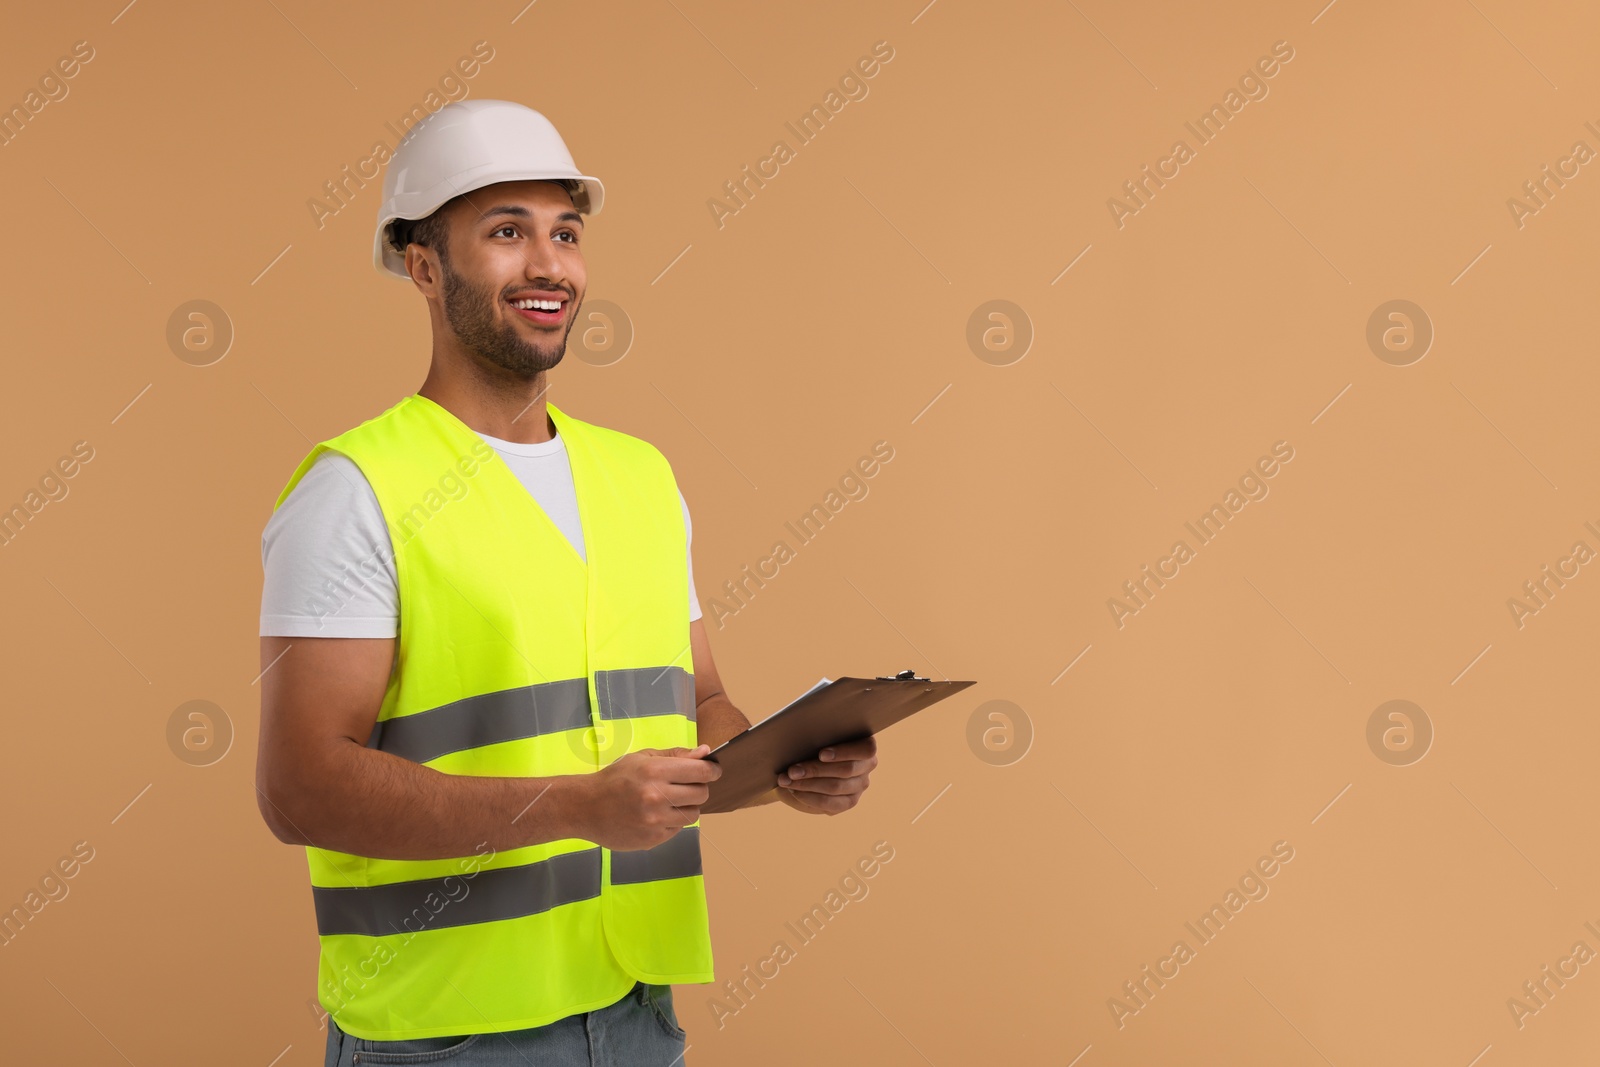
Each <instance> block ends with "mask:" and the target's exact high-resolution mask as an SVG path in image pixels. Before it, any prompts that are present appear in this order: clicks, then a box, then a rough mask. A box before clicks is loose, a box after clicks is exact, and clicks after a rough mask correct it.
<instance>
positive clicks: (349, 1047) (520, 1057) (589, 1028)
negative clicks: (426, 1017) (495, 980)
mask: <svg viewBox="0 0 1600 1067" xmlns="http://www.w3.org/2000/svg"><path fill="white" fill-rule="evenodd" d="M684 1052H685V1046H684V1032H683V1028H682V1027H681V1026H679V1025H678V1017H677V1015H676V1013H675V1012H674V1011H673V1010H672V987H671V986H669V985H650V984H648V983H646V982H635V983H634V986H633V988H632V989H631V990H629V991H628V994H627V995H626V996H624V997H623V998H622V999H621V1000H619V1001H617V1002H616V1003H615V1004H608V1005H607V1006H605V1007H603V1008H596V1009H595V1010H594V1011H585V1012H579V1013H578V1014H577V1015H569V1016H567V1017H566V1018H565V1019H557V1020H556V1021H555V1022H553V1023H548V1024H546V1025H545V1026H534V1027H529V1028H528V1029H526V1030H505V1031H501V1032H498V1033H492V1034H467V1035H466V1036H463V1037H420V1038H412V1039H406V1040H402V1041H369V1040H367V1039H366V1038H364V1037H353V1036H351V1035H350V1034H347V1033H345V1032H344V1031H343V1030H340V1029H339V1026H338V1024H337V1023H335V1022H334V1021H333V1016H331V1015H330V1016H328V1048H327V1052H326V1054H325V1059H324V1060H323V1063H324V1065H325V1067H364V1065H365V1064H373V1065H377V1064H384V1063H449V1064H453V1065H457V1067H527V1065H529V1064H536V1065H538V1067H683V1064H684V1062H685V1061H684V1058H683V1054H684Z"/></svg>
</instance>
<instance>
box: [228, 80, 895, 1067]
mask: <svg viewBox="0 0 1600 1067" xmlns="http://www.w3.org/2000/svg"><path fill="white" fill-rule="evenodd" d="M384 194H385V202H384V204H383V206H382V209H381V210H380V213H379V223H378V233H377V235H376V239H375V247H374V261H375V263H376V265H377V266H378V268H379V269H380V270H382V271H385V272H387V273H390V274H392V275H395V276H397V277H403V278H406V279H408V280H409V281H410V282H411V283H412V284H413V285H415V286H416V288H417V290H418V291H419V292H420V293H421V294H422V295H423V297H424V298H425V299H426V300H427V302H428V313H429V317H430V320H431V323H432V328H433V353H432V363H431V365H430V367H429V370H428V374H427V377H426V379H425V380H424V381H423V384H422V387H421V388H420V389H419V390H418V391H417V393H416V394H415V395H413V396H408V397H406V398H404V399H402V400H401V401H400V402H399V403H398V404H396V405H395V406H394V407H392V408H390V409H389V410H388V411H385V412H384V413H383V414H381V415H378V416H376V417H375V418H372V419H369V420H367V421H366V422H364V423H362V424H361V425H359V426H357V427H355V428H353V429H351V430H349V431H347V432H346V433H344V434H341V435H339V436H338V437H334V438H332V439H330V440H328V441H324V442H322V443H321V444H319V445H317V446H316V447H315V448H313V449H312V451H311V453H310V454H309V455H308V456H307V457H306V459H305V460H304V461H303V462H302V463H301V464H300V466H299V468H298V469H297V470H296V471H295V473H294V475H293V476H292V477H291V479H290V481H289V484H288V486H287V487H286V488H285V489H284V491H283V493H282V494H281V495H280V496H279V498H278V502H277V505H276V507H275V510H274V513H273V515H272V518H271V519H270V520H269V522H268V524H267V527H266V530H265V532H264V534H263V538H262V560H263V568H264V570H265V576H266V577H265V585H264V589H263V596H262V615H261V666H262V669H263V671H264V674H263V675H262V679H261V681H262V709H261V741H260V750H259V759H258V763H257V792H258V794H259V806H260V809H261V813H262V816H263V818H264V819H265V820H266V822H267V825H268V826H269V827H270V828H271V829H272V831H273V833H274V834H275V835H276V836H277V837H278V838H279V839H280V840H282V841H285V842H287V843H290V844H297V845H303V846H305V847H306V854H307V858H308V862H309V865H310V872H311V882H312V894H313V902H314V905H315V910H316V916H317V926H318V934H319V938H320V942H321V956H320V960H319V966H318V971H319V974H318V979H319V980H318V999H319V1001H320V1002H321V1004H322V1005H323V1007H324V1008H325V1009H326V1010H327V1011H328V1013H329V1017H328V1022H329V1025H328V1043H327V1061H326V1062H327V1063H328V1064H329V1065H330V1067H332V1065H336V1064H337V1065H351V1064H362V1063H396V1062H420V1061H422V1060H424V1059H426V1060H428V1061H429V1062H432V1061H434V1060H435V1059H438V1060H445V1059H448V1060H449V1061H450V1062H451V1063H456V1064H478V1063H490V1062H493V1063H497V1064H498V1063H507V1062H528V1063H539V1064H602V1063H603V1064H628V1065H630V1067H631V1065H637V1064H662V1065H667V1064H672V1063H676V1062H680V1061H681V1058H682V1056H683V1053H684V1051H685V1044H684V1036H685V1035H684V1031H683V1030H682V1028H681V1027H680V1026H679V1024H678V1021H677V1019H676V1016H675V1014H674V1012H673V1009H672V999H671V984H672V983H674V982H686V983H692V982H701V983H703V982H710V981H712V980H713V976H712V959H711V945H710V934H709V927H708V923H707V916H706V903H705V888H704V881H703V878H702V874H701V864H700V849H699V816H700V811H699V809H700V805H702V804H703V803H705V801H706V799H707V796H708V783H709V782H711V781H713V780H715V779H716V778H717V777H718V776H719V775H720V774H721V769H720V768H719V767H718V766H717V765H716V764H714V763H711V762H710V761H707V760H705V759H704V758H703V757H704V755H705V754H706V753H707V752H708V751H709V750H710V749H711V748H712V747H715V746H716V745H718V744H720V743H722V742H723V741H725V740H727V739H728V738H730V737H732V736H734V735H735V734H737V733H739V732H740V731H743V730H746V729H749V726H750V723H749V720H748V719H746V718H745V716H744V715H743V714H741V713H740V711H739V710H738V709H737V708H735V707H734V705H733V704H732V702H731V701H730V700H729V699H728V697H727V695H726V694H725V693H724V692H723V691H722V686H721V683H720V682H719V680H718V677H717V669H716V665H715V664H714V663H713V662H712V659H711V649H710V645H709V643H708V641H707V639H706V633H705V627H704V623H703V621H702V620H701V618H700V611H699V608H698V606H697V604H696V602H695V598H694V592H693V584H692V577H691V573H690V566H689V564H690V560H689V544H690V534H691V530H690V520H689V514H688V506H687V504H686V503H685V502H684V500H683V497H682V494H681V493H680V492H679V491H678V489H677V483H676V480H675V478H674V476H673V473H672V470H671V468H670V466H669V465H668V464H667V461H666V459H665V458H664V457H663V456H662V454H661V453H660V452H659V451H658V450H657V449H655V448H654V447H653V446H651V445H650V444H648V443H646V442H644V441H642V440H640V439H639V438H636V437H631V436H629V435H627V434H624V433H621V432H619V431H615V430H610V429H606V428H604V427H601V426H597V425H595V424H592V423H589V422H586V421H583V420H580V419H578V418H575V417H574V416H571V415H568V414H566V413H565V412H564V411H562V410H561V409H560V408H559V407H558V406H557V405H555V404H552V403H549V402H547V400H546V398H545V392H546V388H547V384H548V383H547V380H546V375H547V372H549V371H550V370H551V368H553V367H555V366H556V365H557V364H558V363H560V361H561V357H562V355H563V352H564V351H565V347H566V342H567V336H568V334H569V333H570V332H571V330H572V326H573V323H574V322H576V321H577V315H578V309H579V307H580V306H581V304H582V302H583V297H584V293H585V291H586V289H587V276H586V272H585V267H584V259H583V251H582V235H583V230H584V226H585V219H584V216H585V215H594V214H597V213H598V212H599V210H600V206H601V202H602V198H603V196H604V190H603V188H602V186H601V185H600V183H599V182H598V181H597V180H596V179H594V178H593V177H590V176H588V175H584V174H581V173H580V172H579V171H578V170H577V168H576V166H575V165H574V164H573V162H572V158H571V156H570V154H569V153H568V152H567V149H566V146H565V144H564V143H563V142H562V141H561V138H560V136H559V135H558V134H557V132H556V130H555V128H554V127H553V126H552V125H551V124H550V123H549V121H548V120H546V119H545V118H544V116H542V115H540V114H539V113H538V112H536V111H532V110H530V109H528V108H525V107H523V106H522V105H520V104H515V103H510V102H507V101H499V100H477V101H464V102H458V103H452V104H448V105H446V106H445V107H444V108H442V109H440V110H439V111H438V112H436V113H435V114H433V115H431V116H429V117H428V118H426V119H424V120H423V121H422V122H420V123H419V124H418V126H417V127H416V128H415V129H414V130H413V132H412V133H411V134H409V135H408V137H407V138H406V140H405V141H403V142H402V144H401V146H400V147H399V149H398V150H397V152H396V153H395V156H394V158H393V159H392V160H390V161H389V163H388V170H387V173H386V175H385V179H384ZM685 602H687V604H688V617H687V618H685ZM686 667H687V668H688V669H686ZM876 763H877V756H876V749H875V746H874V743H873V741H872V739H871V738H868V739H866V740H863V741H859V742H854V743H851V744H847V745H838V746H835V751H832V752H828V751H824V752H822V753H819V754H818V758H817V759H814V760H808V761H805V762H803V763H801V764H798V765H796V766H795V767H793V768H790V770H789V773H788V774H786V775H784V776H783V777H781V778H780V779H779V786H778V787H777V788H776V789H774V790H773V791H770V792H769V793H767V794H766V795H764V796H763V797H761V798H759V799H758V800H757V801H755V803H768V802H771V801H774V800H781V801H782V802H783V803H785V804H787V805H789V806H790V807H792V808H794V809H795V810H797V811H801V812H806V813H812V814H828V815H832V814H837V813H839V812H841V811H845V810H848V809H849V808H851V807H853V806H854V805H855V804H856V803H857V802H858V801H859V799H860V797H861V794H862V792H863V790H865V789H866V787H867V784H868V774H869V772H870V771H871V770H872V769H873V768H874V767H875V766H876Z"/></svg>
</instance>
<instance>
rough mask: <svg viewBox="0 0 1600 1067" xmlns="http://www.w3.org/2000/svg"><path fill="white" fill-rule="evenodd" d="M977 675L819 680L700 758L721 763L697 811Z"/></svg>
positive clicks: (743, 798) (750, 791)
mask: <svg viewBox="0 0 1600 1067" xmlns="http://www.w3.org/2000/svg"><path fill="white" fill-rule="evenodd" d="M976 684H977V682H975V681H973V682H955V681H945V682H932V681H929V680H928V679H926V678H918V677H917V676H916V675H915V673H913V672H912V671H901V672H900V673H899V674H896V675H894V676H892V677H878V678H840V679H838V680H836V681H829V680H828V679H827V678H824V679H822V681H820V682H818V683H817V684H816V685H814V686H812V687H811V688H810V689H808V690H806V692H804V693H802V694H801V695H800V696H799V697H797V698H796V699H794V700H792V701H790V702H789V703H788V704H786V705H784V706H783V707H782V708H779V709H778V710H777V711H775V712H773V713H772V714H771V715H769V716H767V717H766V718H765V719H762V720H761V721H760V722H758V723H756V724H755V725H754V726H752V727H751V728H750V729H748V730H746V731H744V732H743V733H740V734H735V735H734V736H733V737H730V738H729V739H728V740H727V741H724V742H723V743H722V744H720V745H718V746H717V747H716V748H714V749H712V750H711V751H710V752H709V753H707V754H706V756H705V757H704V758H706V759H708V760H712V761H713V762H715V763H718V764H720V765H721V766H722V777H720V778H718V779H717V780H716V781H714V782H711V783H709V788H710V793H711V795H710V797H709V799H708V800H707V801H706V803H704V804H702V805H700V812H701V814H707V813H713V812H719V811H733V810H734V809H736V808H738V807H740V806H742V805H744V804H746V803H748V802H749V801H751V800H754V799H755V798H756V797H758V796H760V795H761V794H762V793H765V792H766V791H767V790H769V789H771V788H773V787H774V786H776V785H777V784H778V775H779V774H781V773H782V772H783V771H785V770H786V769H787V768H789V767H790V766H792V765H793V764H795V763H798V762H800V761H802V760H810V759H816V757H817V753H818V752H820V751H821V750H822V749H824V748H827V747H828V746H829V745H836V744H840V743H842V742H845V741H855V740H859V739H860V738H863V737H867V736H869V735H872V734H876V733H878V732H880V731H882V730H886V729H888V728H889V727H890V726H893V725H894V724H895V723H897V722H899V721H900V720H901V719H904V718H908V717H909V716H911V715H913V714H915V713H916V712H919V711H921V710H922V709H923V708H925V707H927V706H928V705H930V704H936V703H938V702H939V701H941V700H943V699H944V698H945V697H948V696H954V695H955V694H956V693H959V692H960V691H961V690H963V689H965V688H967V687H968V686H970V685H976Z"/></svg>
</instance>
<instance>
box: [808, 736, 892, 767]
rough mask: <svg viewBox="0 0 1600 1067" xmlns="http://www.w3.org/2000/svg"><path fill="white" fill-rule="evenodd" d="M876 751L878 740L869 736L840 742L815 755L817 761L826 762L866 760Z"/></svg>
mask: <svg viewBox="0 0 1600 1067" xmlns="http://www.w3.org/2000/svg"><path fill="white" fill-rule="evenodd" d="M877 751H878V739H877V738H875V737H873V736H871V735H870V734H869V735H868V736H866V737H862V738H858V739H857V740H855V741H841V742H839V743H838V744H836V745H829V746H828V747H827V748H825V749H823V750H822V751H821V752H819V753H817V759H819V760H823V761H826V762H832V761H835V760H852V759H867V758H868V757H870V756H873V755H875V754H876V753H877Z"/></svg>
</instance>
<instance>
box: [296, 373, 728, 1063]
mask: <svg viewBox="0 0 1600 1067" xmlns="http://www.w3.org/2000/svg"><path fill="white" fill-rule="evenodd" d="M546 407H547V409H548V410H549V413H550V419H551V421H552V422H554V424H555V427H556V431H557V432H558V433H559V434H560V436H561V438H562V440H563V441H564V442H565V443H566V451H567V456H568V459H569V460H570V462H571V465H572V480H573V484H574V485H575V487H576V489H577V497H578V514H579V519H580V522H581V524H582V526H583V539H584V546H585V550H586V554H587V557H588V560H587V563H585V561H584V558H583V557H580V556H579V555H578V553H577V551H576V550H575V549H574V548H573V546H572V543H571V542H569V541H568V540H567V538H566V536H565V535H564V534H562V532H561V531H560V530H559V529H558V528H557V527H556V525H555V524H554V522H552V521H551V519H550V518H549V516H548V515H546V514H545V513H544V511H543V510H542V509H541V508H540V507H539V505H538V503H537V502H536V501H535V500H534V499H533V497H532V496H531V495H530V494H529V492H528V490H527V488H526V487H524V486H523V485H522V483H521V482H519V481H518V480H517V478H516V475H514V474H513V473H512V472H511V470H510V468H508V467H507V466H506V465H505V463H504V462H503V461H502V460H501V459H500V457H499V456H498V454H496V453H495V451H494V450H493V449H492V448H490V447H489V446H488V444H487V443H486V442H485V441H484V440H483V439H482V438H481V437H479V436H478V435H477V434H476V433H475V432H474V431H473V430H472V429H471V428H470V427H468V426H467V425H466V424H465V423H463V422H461V420H460V419H458V418H456V416H454V415H452V414H451V413H450V412H449V411H447V410H446V409H445V408H443V407H442V406H440V405H439V404H437V403H436V402H434V401H432V400H429V399H428V398H426V397H423V396H420V395H411V396H408V397H406V398H405V399H403V400H401V401H400V402H399V403H398V404H396V405H395V406H394V407H392V408H390V409H389V410H388V411H386V412H384V413H383V414H382V415H379V416H377V417H376V418H373V419H370V420H368V421H366V422H364V423H362V424H361V425H359V426H357V427H355V428H354V429H352V430H349V431H348V432H346V433H343V434H340V435H339V436H337V437H334V438H332V439H330V440H327V441H324V442H322V443H321V444H318V445H317V446H315V447H314V448H313V449H312V450H311V453H310V454H309V455H308V456H307V457H306V458H305V460H304V461H303V462H302V463H301V464H300V466H299V467H298V468H297V469H296V470H295V472H294V475H293V476H292V477H291V478H290V479H289V484H288V486H287V487H285V489H284V490H283V493H282V494H281V495H280V496H279V497H278V501H277V504H278V505H281V504H282V503H283V501H284V500H285V499H286V498H287V497H288V495H289V491H290V490H291V489H293V488H294V486H295V484H296V483H297V482H298V481H299V480H300V479H301V477H303V476H304V475H305V473H306V471H308V470H309V469H310V468H311V465H312V463H313V462H314V461H315V460H316V458H317V456H318V455H320V454H321V453H322V452H323V451H325V450H328V449H333V450H335V451H338V452H341V453H343V454H344V455H346V456H348V457H349V458H350V459H352V460H354V461H355V463H356V464H357V465H358V466H359V467H360V468H361V471H362V473H363V474H364V475H366V478H367V480H368V481H369V482H370V483H371V485H372V488H373V491H374V493H376V495H377V498H378V503H379V505H380V506H381V507H382V510H383V515H384V518H385V520H386V521H387V523H388V526H389V533H390V538H391V541H392V546H393V549H394V554H395V557H394V561H395V571H396V575H397V578H398V582H399V596H400V633H399V642H398V648H397V652H396V655H397V661H396V668H395V670H394V673H393V675H392V676H391V677H390V679H389V683H388V688H387V689H386V690H385V692H384V695H383V704H382V707H381V708H380V710H379V712H378V725H377V728H376V729H375V730H374V732H373V736H372V739H371V740H369V741H368V746H369V747H374V748H378V749H381V750H383V751H386V752H392V753H394V754H395V755H397V756H401V757H404V758H405V759H409V760H413V761H415V762H417V763H421V764H423V765H424V766H427V767H432V768H433V769H434V770H437V771H441V772H444V773H446V774H474V775H492V776H505V777H515V776H527V777H543V776H548V775H565V774H583V773H592V772H594V771H597V770H599V769H600V768H601V767H603V766H605V765H607V764H609V763H611V762H613V761H614V760H615V759H617V758H618V757H620V756H622V755H624V754H626V753H628V752H633V751H635V750H637V749H641V748H671V747H674V746H679V745H682V746H685V747H691V748H692V747H693V746H694V745H695V744H697V743H698V742H697V736H696V725H695V706H694V704H695V702H694V675H693V663H694V660H693V655H692V653H691V652H690V649H689V620H688V611H687V609H686V606H685V605H686V604H687V603H688V599H689V586H688V581H689V579H688V568H687V566H686V562H685V561H686V557H687V544H686V540H685V532H684V524H683V511H682V506H681V504H680V503H679V500H678V490H677V482H676V481H675V480H674V478H673V474H672V468H671V467H670V466H669V465H668V463H667V460H666V458H665V457H664V456H663V455H662V454H661V453H660V452H659V451H658V450H657V449H656V448H655V447H654V446H653V445H651V444H649V443H648V442H646V441H643V440H640V439H639V438H636V437H631V436H629V435H627V434H624V433H621V432H619V431H616V430H611V429H607V428H605V427H601V426H596V425H593V424H591V423H587V422H583V421H581V420H579V419H575V418H572V417H570V416H568V415H565V414H563V413H562V412H561V410H560V409H558V408H557V407H556V406H555V405H554V404H547V405H546ZM274 506H275V507H276V506H277V505H274ZM514 815H517V813H515V812H508V813H507V816H506V818H507V820H508V821H509V820H510V819H511V818H512V817H513V816H514ZM306 857H307V860H308V862H309V865H310V873H311V885H312V895H313V898H314V903H315V905H316V915H317V929H318V935H319V938H320V940H321V958H320V961H319V964H318V983H317V985H318V999H319V1000H320V1001H321V1003H322V1005H323V1007H324V1008H325V1009H327V1011H328V1012H329V1013H330V1014H332V1016H333V1017H334V1019H335V1020H336V1021H337V1022H338V1024H339V1027H340V1029H342V1030H344V1031H345V1032H346V1033H349V1034H353V1035H355V1036H356V1037H363V1038H367V1039H370V1040H398V1039H402V1038H416V1037H442V1036H448V1035H452V1034H471V1033H485V1032H494V1031H500V1030H516V1029H522V1028H524V1027H531V1026H542V1025H544V1024H546V1023H549V1022H554V1021H555V1020H557V1019H561V1018H564V1017H566V1016H568V1015H573V1014H576V1013H578V1012H583V1011H589V1010H591V1009H594V1008H599V1007H603V1006H604V1005H607V1004H611V1003H614V1002H615V1001H616V1000H618V999H619V998H621V997H622V996H623V995H625V994H626V993H627V992H628V991H629V990H630V989H631V988H632V987H633V983H634V981H635V980H639V981H644V982H649V983H654V984H668V983H694V982H710V981H712V958H711V936H710V929H709V924H708V921H707V912H706V897H705V881H704V879H703V877H702V875H701V865H700V836H699V823H698V822H696V823H695V824H694V825H692V826H688V827H685V828H683V829H682V830H679V831H678V832H677V833H676V834H674V835H673V836H672V837H671V838H669V839H668V840H667V841H666V842H665V843H664V844H662V845H659V846H657V847H655V848H652V849H647V850H642V851H632V852H615V853H614V852H612V851H611V850H610V849H606V848H601V847H599V846H597V845H596V844H594V843H593V842H591V841H585V840H582V839H579V838H565V839H563V840H559V841H551V842H549V843H547V844H542V845H532V846H529V847H527V848H519V849H514V850H512V851H508V852H495V851H494V850H493V849H489V848H487V847H486V846H485V847H480V848H479V850H478V852H477V853H476V854H475V855H472V856H467V857H461V858H458V859H437V860H393V859H376V858H372V857H368V856H356V855H351V854H349V853H344V852H335V851H332V850H329V849H322V848H315V847H308V848H307V849H306Z"/></svg>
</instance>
